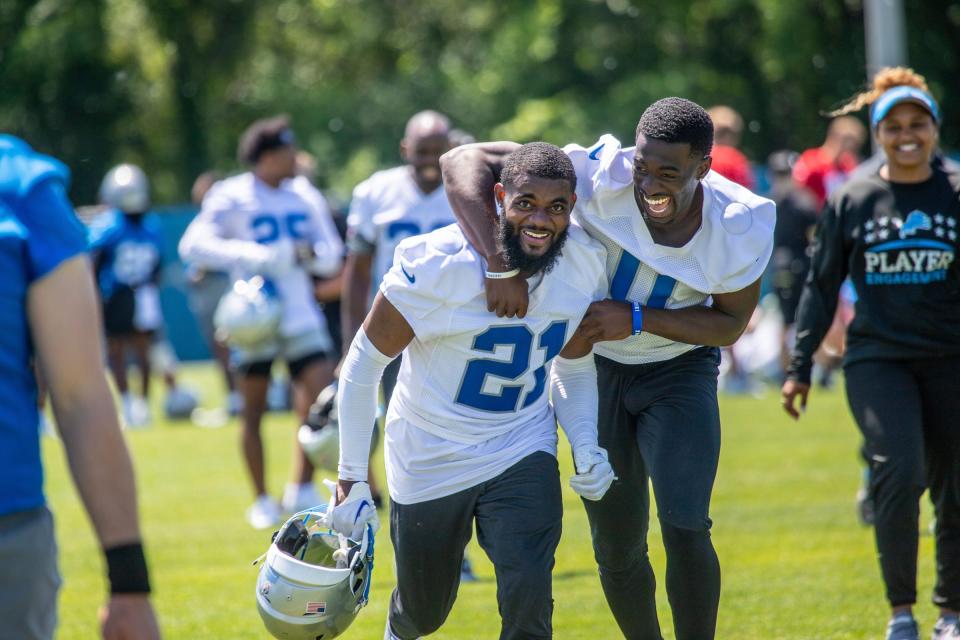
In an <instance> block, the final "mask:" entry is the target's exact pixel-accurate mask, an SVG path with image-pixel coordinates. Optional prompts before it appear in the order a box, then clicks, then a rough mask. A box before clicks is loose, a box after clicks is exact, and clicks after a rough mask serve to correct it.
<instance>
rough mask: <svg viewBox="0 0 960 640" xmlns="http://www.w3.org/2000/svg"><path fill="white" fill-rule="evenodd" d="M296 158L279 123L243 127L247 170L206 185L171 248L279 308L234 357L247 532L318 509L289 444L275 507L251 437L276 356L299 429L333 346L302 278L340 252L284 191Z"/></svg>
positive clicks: (307, 475) (295, 196)
mask: <svg viewBox="0 0 960 640" xmlns="http://www.w3.org/2000/svg"><path fill="white" fill-rule="evenodd" d="M296 151H297V148H296V141H295V138H294V134H293V131H292V129H291V128H290V122H289V119H288V118H287V117H285V116H277V117H273V118H268V119H263V120H257V121H256V122H254V123H253V124H251V125H250V127H248V128H247V130H246V131H245V132H244V133H243V135H242V136H241V138H240V143H239V147H238V156H239V160H240V161H241V162H243V163H244V164H247V165H248V166H250V167H251V170H250V171H248V172H246V173H243V174H241V175H238V176H234V177H232V178H228V179H226V180H223V181H221V182H218V183H217V184H216V185H214V187H213V188H211V189H210V191H209V192H208V193H207V195H206V197H205V198H204V200H203V206H202V208H201V211H200V213H199V214H198V215H197V217H196V218H195V219H194V220H193V222H191V223H190V226H189V227H188V228H187V230H186V232H185V233H184V236H183V238H182V239H181V241H180V254H181V256H182V257H183V259H184V260H185V261H189V262H191V263H193V264H195V265H196V266H198V267H200V268H203V269H213V270H223V271H229V272H230V274H231V278H232V279H234V280H242V279H245V278H249V277H250V276H263V277H264V278H265V279H266V280H268V281H269V283H270V288H271V289H272V290H273V291H275V295H276V296H277V298H278V299H279V301H280V303H281V305H282V320H281V322H280V325H279V330H278V334H277V335H276V336H273V337H271V338H270V339H266V340H264V341H263V342H262V343H261V344H257V345H248V346H247V347H245V348H235V349H234V351H233V357H234V361H235V363H236V371H237V381H238V387H239V388H240V391H241V393H242V394H243V402H244V407H243V432H242V448H243V453H244V458H245V461H246V464H247V469H248V471H249V473H250V478H251V481H252V483H253V488H254V492H255V495H256V500H255V501H254V503H253V505H252V506H251V507H250V509H249V510H248V511H247V519H248V521H249V522H250V524H251V525H252V526H254V527H256V528H267V527H270V526H273V525H274V524H275V523H276V522H278V521H279V519H280V515H281V509H285V510H287V511H296V510H299V509H301V508H306V507H311V506H315V505H317V504H320V503H321V502H323V501H322V500H321V499H320V497H319V495H318V494H317V492H316V490H315V488H314V486H313V482H312V476H313V466H312V465H311V464H310V461H309V460H307V458H306V457H305V456H304V454H303V451H302V450H301V448H300V446H299V443H298V442H297V441H296V439H295V438H294V460H293V474H292V475H293V478H292V480H291V481H290V482H289V483H288V484H287V486H286V489H285V490H284V493H283V498H282V501H281V502H282V506H281V504H278V503H277V501H276V500H275V499H274V498H272V497H270V496H269V494H268V493H267V488H266V480H265V477H264V457H263V443H262V440H261V437H260V424H261V420H262V417H263V413H264V411H265V409H266V400H267V389H268V387H269V384H270V371H271V368H272V365H273V361H274V360H275V359H276V358H278V357H280V358H283V359H284V360H285V361H286V364H287V368H288V369H289V371H290V377H291V379H292V381H293V396H294V409H295V411H296V414H297V416H298V422H297V426H298V427H299V425H300V424H302V423H303V421H304V419H305V418H306V414H307V409H308V407H309V405H310V402H312V400H313V399H314V398H316V397H317V395H318V394H319V393H320V390H321V389H323V388H324V387H325V386H326V385H327V384H328V383H329V382H330V379H331V370H332V363H331V362H330V359H329V357H328V353H329V352H330V351H331V349H332V343H331V340H330V336H329V334H328V332H327V328H326V323H325V321H324V317H323V314H322V313H321V312H320V309H319V307H318V306H317V303H316V301H315V299H314V295H313V284H312V281H311V275H319V276H325V277H329V276H332V275H335V274H336V273H337V272H338V271H339V270H340V268H341V264H342V259H343V244H342V242H341V241H340V237H339V236H337V235H336V234H332V235H331V234H330V233H329V232H328V230H329V229H330V228H331V227H332V224H331V223H330V221H329V219H328V213H327V211H326V210H321V209H319V208H318V207H317V206H316V202H317V200H316V199H317V198H322V196H320V195H319V193H317V194H315V195H314V196H312V197H311V199H310V200H309V201H308V200H307V199H305V198H304V197H303V195H302V193H303V189H304V187H303V186H300V187H299V188H296V189H295V188H294V187H293V186H292V185H291V179H292V178H294V177H295V175H296ZM311 188H312V187H311Z"/></svg>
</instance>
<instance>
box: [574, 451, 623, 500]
mask: <svg viewBox="0 0 960 640" xmlns="http://www.w3.org/2000/svg"><path fill="white" fill-rule="evenodd" d="M573 463H574V465H575V466H576V468H577V475H575V476H573V477H572V478H570V487H571V488H572V489H573V490H574V491H576V492H577V495H579V496H580V497H581V498H584V499H586V500H593V501H597V500H600V499H601V498H602V497H603V496H604V494H605V493H606V492H607V489H609V488H610V485H612V484H613V481H614V480H616V479H617V476H615V475H614V474H613V467H611V466H610V462H609V460H608V459H607V450H606V449H604V448H602V447H598V446H596V445H590V446H581V447H577V448H576V449H575V450H574V452H573Z"/></svg>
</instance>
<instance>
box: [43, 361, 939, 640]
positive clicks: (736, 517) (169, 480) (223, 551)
mask: <svg viewBox="0 0 960 640" xmlns="http://www.w3.org/2000/svg"><path fill="white" fill-rule="evenodd" d="M181 379H182V380H183V381H184V382H185V383H187V384H190V385H191V386H194V387H196V388H199V389H202V390H203V404H204V405H206V406H217V405H218V404H219V403H220V398H219V397H218V396H217V394H218V393H219V387H218V384H219V383H218V379H217V378H216V377H215V371H214V369H213V368H212V366H208V365H199V366H192V367H185V368H184V369H183V371H182V373H181ZM158 395H160V394H158ZM721 413H722V421H723V425H724V433H723V449H722V453H721V457H720V473H719V477H718V480H717V487H716V490H715V492H714V500H713V508H712V517H713V520H714V529H713V536H714V540H715V543H716V547H717V552H718V554H719V556H720V561H721V564H722V568H723V595H722V599H721V605H720V619H719V626H718V631H717V637H718V638H726V639H735V640H750V639H757V640H760V639H763V640H779V639H785V640H801V639H803V640H827V639H841V638H842V639H867V638H877V637H880V636H881V634H882V632H883V629H882V627H881V626H878V625H879V624H882V622H883V621H884V620H885V617H886V614H887V611H886V608H885V605H884V599H883V594H882V593H881V588H882V587H881V581H880V580H879V579H878V571H879V569H878V568H877V563H876V560H875V550H874V545H873V537H872V532H871V531H870V530H869V529H867V528H864V527H861V526H860V525H859V524H858V523H857V521H856V517H855V513H854V506H853V496H854V493H855V491H856V488H857V485H858V481H859V473H860V466H859V463H858V461H857V455H856V450H857V446H858V442H859V438H858V434H857V432H856V428H855V427H854V425H853V423H852V420H851V419H850V416H849V413H848V411H847V407H846V403H845V400H844V398H843V394H842V389H834V390H832V391H829V392H824V391H822V390H821V389H814V391H813V393H812V394H811V404H810V409H809V410H808V413H807V415H806V416H805V418H804V419H803V420H802V421H801V422H799V423H793V422H792V421H790V420H789V418H787V417H786V415H785V414H783V413H782V411H781V410H780V406H779V402H778V398H777V395H776V394H775V392H774V391H773V390H768V391H767V392H766V395H765V396H764V397H763V398H761V399H754V398H751V397H731V396H721ZM154 415H157V416H161V415H162V411H160V410H159V409H158V410H156V411H155V412H154ZM127 435H128V442H129V443H130V447H131V449H132V453H133V456H134V461H135V464H136V470H137V478H138V483H139V484H138V486H139V491H140V508H141V516H142V525H143V528H144V538H145V542H146V545H147V553H148V559H149V560H150V563H151V576H152V581H153V586H154V592H155V600H154V603H155V606H156V608H157V613H158V616H159V617H160V624H161V629H162V631H163V633H164V637H166V638H172V639H175V640H179V639H206V638H211V639H213V638H217V639H219V638H231V639H242V638H268V637H269V636H268V634H267V633H266V631H264V629H263V626H262V624H261V622H260V619H259V616H258V615H257V611H256V606H255V603H254V596H253V594H254V583H255V579H256V574H257V570H256V568H254V567H253V566H251V562H252V561H253V560H254V559H255V558H256V557H257V556H259V555H260V554H261V553H263V552H264V551H266V548H267V546H268V544H269V541H270V535H269V532H263V531H255V530H253V529H251V528H250V527H249V526H248V525H247V523H246V522H245V521H244V519H243V512H244V509H245V508H246V506H247V503H248V502H249V495H250V488H249V487H248V486H247V480H246V478H245V475H244V472H243V469H242V466H241V460H240V455H239V452H238V447H237V442H236V440H237V438H238V431H237V423H236V421H235V420H234V421H232V422H230V423H228V425H227V426H226V427H224V428H221V429H203V428H198V427H194V426H190V425H188V424H187V423H167V422H163V421H159V422H157V423H156V424H155V425H154V426H153V428H152V429H150V430H146V431H138V432H133V433H129V432H128V434H127ZM264 436H265V439H266V447H267V456H268V460H267V464H268V471H269V474H270V485H269V486H270V488H271V490H272V491H274V492H278V491H279V490H280V488H281V487H282V483H283V481H284V479H285V474H286V472H287V469H288V468H289V459H288V456H289V454H290V447H289V439H290V438H292V437H293V423H292V417H291V415H290V414H269V415H268V417H267V419H266V423H265V430H264ZM560 457H561V473H562V476H563V481H564V483H566V479H567V478H568V477H569V475H570V473H571V466H572V465H571V463H570V460H569V449H568V448H567V446H566V442H565V441H563V440H562V437H561V456H560ZM44 464H45V469H46V474H47V477H46V491H47V496H48V498H49V501H50V503H51V507H52V509H53V511H54V513H55V516H56V521H57V530H58V531H57V539H58V541H59V544H60V545H61V548H60V563H61V572H62V574H63V576H64V581H65V584H64V587H63V590H62V593H61V598H60V605H59V615H60V627H59V630H58V633H57V638H58V639H62V640H74V639H77V640H81V639H83V640H86V639H88V638H93V637H96V619H95V615H94V611H95V610H96V607H97V606H98V605H99V604H100V603H101V602H102V601H103V595H104V593H105V586H104V578H103V577H102V576H103V569H102V566H101V563H102V559H101V558H102V556H101V555H100V554H99V553H98V552H97V550H96V547H95V545H96V543H95V540H94V537H93V535H92V532H91V529H90V524H89V522H88V520H87V519H86V516H85V515H84V513H83V511H82V509H81V508H80V504H79V501H78V498H77V496H76V492H75V490H74V489H73V486H72V483H70V481H69V477H68V475H67V472H66V462H65V459H64V457H63V450H62V447H61V446H60V443H59V441H57V440H55V439H52V438H44ZM322 477H330V478H334V477H335V473H334V472H333V471H327V472H326V473H323V472H318V479H319V478H322ZM380 477H381V478H382V477H383V475H382V470H381V474H380ZM564 509H565V516H564V533H563V540H562V542H561V544H560V548H559V550H558V552H557V566H556V569H555V571H554V603H555V604H554V606H555V609H554V635H555V637H556V638H559V639H561V640H563V639H566V638H571V639H572V638H583V639H588V638H589V639H591V640H594V639H603V638H618V637H620V635H619V633H618V631H617V629H616V626H615V624H614V622H613V618H612V616H611V615H610V613H609V611H608V609H607V606H606V603H605V601H604V598H603V594H602V592H601V590H600V583H599V580H598V578H597V576H596V569H595V565H594V563H593V557H592V551H591V548H590V539H589V531H588V527H587V521H586V516H585V515H584V511H583V508H582V506H581V505H580V502H579V499H577V498H576V496H575V495H574V493H573V492H572V491H571V490H569V488H567V489H566V490H565V500H564ZM380 517H381V523H382V524H383V525H386V524H387V519H386V512H385V511H382V512H381V514H380ZM929 518H930V513H929V505H926V504H925V506H924V516H923V522H922V524H921V526H922V530H923V531H924V532H926V531H927V525H928V522H929ZM386 533H387V531H386V526H384V529H382V530H381V534H380V535H379V536H378V538H377V552H376V567H375V569H374V577H373V586H372V589H371V599H370V605H369V606H368V607H367V608H366V609H365V610H363V611H362V612H361V614H360V616H359V617H358V618H357V620H356V622H355V623H354V624H353V626H351V628H350V629H349V631H348V632H347V633H346V634H344V636H343V637H344V638H348V639H349V638H358V639H364V640H367V639H374V640H379V638H381V637H382V634H383V625H384V616H385V610H386V603H387V599H388V597H389V594H390V591H391V589H392V587H393V560H392V551H391V549H390V541H389V536H388V535H386ZM650 547H651V554H652V557H653V561H654V566H655V568H656V571H657V575H658V578H659V579H660V581H661V583H660V586H659V591H658V598H659V610H660V619H661V624H662V625H663V628H664V635H665V637H666V638H673V632H672V627H671V624H670V618H669V616H670V612H669V607H668V606H667V602H666V595H665V592H664V589H663V585H662V577H663V564H664V559H663V553H662V546H661V543H660V540H659V534H658V532H657V529H656V525H655V524H654V525H653V535H652V536H651V538H650ZM470 553H471V559H472V560H473V562H474V566H475V570H476V572H477V574H478V576H479V577H480V581H479V582H477V583H472V584H465V585H462V586H461V589H460V595H459V599H458V600H457V603H456V605H455V606H454V609H453V613H452V614H451V616H450V619H449V621H448V622H447V624H445V625H444V627H443V628H442V629H441V631H440V632H438V633H437V634H435V635H434V636H431V638H437V639H448V640H451V639H468V638H469V639H473V638H478V639H483V638H496V637H497V635H498V633H499V618H498V615H497V610H496V600H495V595H494V593H495V588H496V583H495V580H494V576H493V571H492V567H491V565H490V564H489V563H488V562H487V560H486V558H485V557H484V556H483V553H482V551H480V549H479V548H477V547H476V544H475V542H474V543H471V551H470ZM932 579H933V558H932V539H931V537H930V536H929V535H924V536H922V537H921V549H920V581H919V589H920V591H919V594H920V605H919V606H918V607H917V610H916V615H917V618H918V621H919V622H920V624H921V626H922V628H927V629H928V628H930V626H931V625H932V624H933V621H934V619H935V610H934V608H933V606H932V605H930V604H928V601H929V594H930V589H931V586H932Z"/></svg>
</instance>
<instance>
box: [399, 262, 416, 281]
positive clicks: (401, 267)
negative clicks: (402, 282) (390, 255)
mask: <svg viewBox="0 0 960 640" xmlns="http://www.w3.org/2000/svg"><path fill="white" fill-rule="evenodd" d="M400 271H403V275H405V276H407V280H409V281H410V284H413V283H414V282H416V281H417V277H416V276H412V275H410V274H409V273H407V270H406V269H404V268H403V264H402V263H401V264H400Z"/></svg>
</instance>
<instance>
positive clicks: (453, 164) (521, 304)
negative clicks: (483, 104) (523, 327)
mask: <svg viewBox="0 0 960 640" xmlns="http://www.w3.org/2000/svg"><path fill="white" fill-rule="evenodd" d="M519 146H520V145H518V144H517V143H515V142H482V143H477V144H468V145H464V146H462V147H457V148H456V149H453V150H451V151H448V152H447V153H445V154H444V155H443V156H442V157H441V158H440V168H441V170H442V172H443V184H444V189H445V190H446V193H447V200H449V201H450V206H451V207H452V208H453V213H454V215H456V217H457V222H458V223H459V224H460V228H461V229H463V234H464V235H465V236H466V237H467V240H468V241H469V242H470V244H471V245H473V247H474V248H475V249H476V250H477V251H479V252H480V254H481V255H483V257H484V258H486V260H487V269H488V270H489V271H496V272H504V271H507V265H506V262H505V261H504V259H503V254H502V250H501V248H500V246H499V243H498V242H497V228H498V225H499V220H498V217H497V208H496V205H495V204H494V200H493V186H494V185H495V184H496V183H497V181H498V179H499V177H500V168H501V167H502V165H503V159H504V158H505V157H506V156H508V155H509V154H510V153H512V152H513V151H514V150H515V149H517V147H519ZM484 283H485V289H486V293H487V310H488V311H494V312H496V314H497V316H499V317H503V316H508V317H513V316H517V317H519V318H522V317H524V316H525V315H526V313H527V302H528V301H527V283H526V280H525V279H524V278H520V277H513V278H505V279H497V280H494V279H489V278H488V279H485V280H484Z"/></svg>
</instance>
